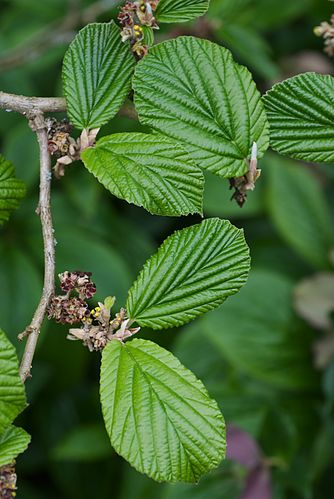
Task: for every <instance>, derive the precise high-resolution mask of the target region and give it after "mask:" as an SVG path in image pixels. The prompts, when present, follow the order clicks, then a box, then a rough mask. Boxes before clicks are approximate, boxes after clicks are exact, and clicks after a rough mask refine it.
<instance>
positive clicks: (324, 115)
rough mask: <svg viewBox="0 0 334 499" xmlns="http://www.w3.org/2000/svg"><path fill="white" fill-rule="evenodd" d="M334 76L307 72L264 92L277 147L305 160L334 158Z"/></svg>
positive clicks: (272, 141) (281, 151)
mask: <svg viewBox="0 0 334 499" xmlns="http://www.w3.org/2000/svg"><path fill="white" fill-rule="evenodd" d="M333 103H334V78H333V77H332V76H329V75H320V74H316V73H304V74H301V75H298V76H294V77H293V78H289V79H288V80H285V81H283V82H281V83H278V84H276V85H274V86H273V88H272V89H271V90H269V92H268V93H267V94H266V95H265V96H264V104H265V107H266V110H267V115H268V119H269V122H270V141H271V146H272V147H273V149H275V150H277V151H279V152H280V153H282V154H285V155H287V156H291V157H292V158H295V159H301V160H304V161H314V162H319V163H332V162H333V161H334V142H333V135H334V116H333Z"/></svg>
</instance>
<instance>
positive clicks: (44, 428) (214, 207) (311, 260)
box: [0, 0, 334, 499]
mask: <svg viewBox="0 0 334 499" xmlns="http://www.w3.org/2000/svg"><path fill="white" fill-rule="evenodd" d="M106 4H108V2H104V5H106ZM99 5H100V2H95V3H94V2H90V1H89V0H82V1H80V0H76V1H72V2H71V1H69V2H68V1H65V0H51V1H48V2H40V1H37V0H11V1H5V0H2V1H1V2H0V8H1V11H0V13H1V15H0V88H1V89H2V90H5V91H8V92H15V93H22V94H25V95H40V96H47V95H61V92H62V90H61V88H62V86H61V77H60V73H61V62H62V58H63V55H64V52H65V50H66V48H67V46H68V43H69V42H70V41H71V39H72V38H73V37H74V35H75V32H76V30H77V29H79V28H80V27H81V26H82V25H84V24H85V19H80V13H82V12H83V11H85V12H87V8H92V9H95V10H96V11H97V12H98V11H99V8H97V7H98V6H99ZM109 5H110V6H111V5H112V2H111V1H110V2H109ZM332 8H333V4H331V3H329V2H326V1H321V0H295V1H294V2H282V1H281V0H233V1H231V0H212V4H211V7H210V10H209V13H208V15H207V16H206V17H205V18H203V19H200V20H199V21H195V22H191V23H189V24H187V25H177V26H176V27H175V25H173V24H170V25H164V27H163V28H162V29H161V31H160V33H159V35H158V39H159V40H163V39H166V38H169V37H172V36H175V35H179V34H190V33H191V34H194V35H195V36H202V37H207V38H210V39H212V40H214V41H216V42H218V43H220V44H221V45H223V46H226V47H228V48H230V49H231V50H232V53H233V55H234V57H235V59H236V60H238V61H240V62H242V63H243V64H245V65H246V66H247V67H248V68H249V69H250V70H251V71H252V73H253V74H254V78H255V79H256V81H257V84H258V87H259V88H260V89H261V91H262V92H264V91H266V90H267V89H268V88H270V87H271V86H272V84H273V83H274V82H276V81H278V80H280V79H283V78H287V77H289V76H292V75H293V74H297V73H300V72H304V71H317V72H324V73H333V66H332V62H331V61H330V60H329V59H328V58H327V57H326V56H325V55H323V54H322V52H321V50H322V42H321V40H319V39H317V38H316V37H314V35H313V33H312V29H313V27H314V26H315V25H317V24H319V23H320V22H321V21H322V20H325V19H328V18H329V16H330V14H331V13H332ZM102 10H103V9H102ZM100 12H101V10H100ZM116 13H117V10H116V9H113V8H112V7H110V9H106V10H104V12H103V13H102V14H101V15H98V17H97V20H99V21H107V20H109V19H110V17H111V16H113V17H115V15H116ZM27 19H29V22H27ZM64 19H66V20H67V21H68V20H69V19H70V20H71V23H69V22H68V24H67V26H70V28H69V29H68V28H66V26H65V28H66V29H65V28H64ZM38 40H41V41H40V42H38ZM31 43H34V50H30V51H29V53H28V54H27V53H24V52H22V51H21V52H20V53H21V59H20V57H16V58H15V57H14V55H15V54H14V53H13V48H14V49H15V47H20V46H22V45H23V46H24V45H28V46H29V44H31ZM22 54H23V55H22ZM104 131H105V132H110V133H111V132H113V133H114V132H132V131H136V132H146V131H147V129H146V128H145V127H144V126H141V125H138V124H137V123H136V122H134V121H131V120H129V119H125V118H119V117H116V118H113V119H112V120H111V122H110V123H109V124H108V125H107V126H106V127H104ZM0 150H1V153H2V154H3V155H4V156H5V157H6V158H7V159H9V160H12V161H13V163H14V164H15V168H16V175H17V177H18V178H20V179H22V180H24V182H25V183H26V185H27V191H28V193H27V196H26V197H25V199H24V200H23V201H22V203H21V205H20V209H19V210H18V211H17V212H15V213H14V215H13V216H12V219H11V223H10V224H8V225H5V226H4V227H3V228H1V229H0V238H1V239H0V286H1V290H2V292H1V300H0V317H1V323H0V326H1V328H3V329H4V330H5V331H6V332H7V334H9V336H10V338H11V340H12V342H13V343H14V344H15V346H17V349H18V350H19V351H20V349H22V345H20V344H18V342H17V340H16V335H17V333H18V332H20V331H21V330H22V329H23V328H24V327H25V326H26V324H28V323H29V321H30V319H31V314H32V311H33V310H34V307H35V306H36V304H37V302H38V299H39V295H40V288H41V282H42V275H41V272H42V253H41V247H42V246H41V236H40V227H39V221H38V218H37V217H36V216H35V215H34V209H35V206H36V204H37V182H38V163H37V161H36V159H37V146H36V143H35V138H34V136H33V133H32V132H31V131H30V130H29V128H28V127H27V125H26V123H25V122H24V121H23V120H22V117H20V116H18V115H16V114H14V113H1V119H0ZM261 167H262V169H263V173H262V178H261V180H260V181H259V182H258V185H257V188H256V191H255V192H254V193H253V194H251V195H250V196H249V201H248V202H247V205H246V206H245V207H244V208H243V209H242V210H240V208H239V207H238V206H236V205H234V204H233V203H231V202H230V201H229V198H230V195H231V193H230V192H229V191H228V184H227V182H226V183H224V181H223V180H221V181H219V182H218V181H217V180H216V178H215V177H213V176H211V175H206V192H205V205H204V213H205V215H206V216H219V217H222V218H229V219H231V221H232V222H233V223H234V224H235V225H236V226H238V227H242V228H244V229H245V233H246V239H247V242H248V244H249V246H250V248H251V256H252V265H253V270H252V272H251V277H250V279H249V282H248V283H247V285H246V286H245V288H244V289H243V290H242V291H241V292H240V293H239V294H238V295H236V296H234V297H231V298H230V299H229V301H228V302H227V303H226V304H225V306H224V308H222V309H221V310H217V311H214V312H212V313H210V314H208V315H207V316H205V317H204V318H203V319H201V320H198V321H196V322H194V324H192V325H191V326H188V327H185V328H182V329H172V330H168V331H159V332H155V333H152V332H150V331H149V330H148V329H147V330H145V331H144V337H145V338H148V339H153V340H154V341H156V342H158V343H159V344H161V345H163V346H167V347H168V348H171V349H172V350H173V352H174V353H175V354H176V355H177V356H178V357H179V358H180V360H181V362H182V363H183V364H184V365H185V366H186V367H188V368H190V369H191V370H193V371H194V373H195V374H196V375H197V376H199V377H200V378H201V379H202V380H203V382H204V384H205V385H206V386H207V387H208V390H209V392H210V394H211V395H212V396H213V397H215V398H216V399H217V400H218V401H219V404H220V406H221V409H222V411H223V413H224V416H225V418H226V421H227V424H228V425H229V426H230V427H231V428H232V427H237V428H239V429H241V430H244V431H245V432H246V433H245V434H243V438H246V437H247V438H248V440H247V442H248V441H249V437H250V436H252V437H253V438H254V439H255V440H256V442H257V447H256V448H257V450H256V451H255V450H254V449H253V450H252V451H250V456H251V457H252V458H253V460H254V459H255V461H254V462H255V465H254V466H255V468H256V469H260V468H261V467H262V468H265V470H266V472H268V471H269V472H270V476H271V483H272V497H273V498H277V499H283V498H284V499H285V498H288V499H290V498H292V499H311V498H312V499H313V498H319V499H320V498H321V499H325V498H331V497H332V490H333V486H334V483H333V482H334V478H333V473H332V469H333V464H334V451H333V445H332V442H333V437H334V414H333V403H334V361H333V358H332V357H331V354H330V352H331V348H332V350H333V339H332V336H331V334H332V333H331V331H332V330H333V325H332V321H331V319H330V311H331V308H334V307H333V306H331V304H330V303H333V300H332V302H330V301H329V306H328V308H326V310H325V311H324V310H322V311H321V313H320V314H322V315H321V317H323V316H325V319H326V320H322V321H319V320H317V318H318V317H319V306H317V300H316V298H317V295H318V293H319V292H320V291H318V288H315V286H314V285H311V286H308V287H307V286H305V282H306V283H307V282H311V283H313V282H320V283H321V282H322V280H321V276H322V278H323V276H324V275H325V276H327V279H329V280H330V279H331V278H332V270H331V269H332V267H333V258H332V262H331V261H330V258H329V256H328V255H329V251H330V249H331V248H333V247H334V241H333V240H334V234H333V231H332V230H331V228H332V226H333V216H334V210H333V203H331V202H330V197H331V194H332V189H333V183H334V173H333V172H334V170H333V167H332V166H326V167H325V166H319V165H317V166H315V165H304V164H302V163H297V162H294V161H292V160H287V159H284V158H281V157H278V156H276V155H274V153H271V154H266V155H265V157H264V159H263V160H262V161H261ZM53 191H54V194H53V196H54V200H53V212H54V219H55V229H56V237H57V240H58V243H59V244H58V245H57V248H56V249H57V270H58V271H59V272H61V271H63V270H65V269H74V268H81V269H83V270H91V271H93V272H94V280H95V282H96V284H97V289H98V296H97V298H99V299H100V298H104V297H105V296H107V295H111V294H112V295H116V296H117V299H118V304H119V305H122V304H123V303H124V301H125V298H126V291H127V289H128V288H129V287H130V285H131V282H132V281H133V279H134V278H135V277H136V275H137V273H138V271H139V270H140V268H141V267H142V265H143V263H144V262H145V260H146V259H147V258H148V257H149V256H150V255H151V254H152V253H153V252H154V251H155V249H156V248H157V246H158V244H159V243H160V242H161V241H162V240H163V239H164V238H165V237H166V236H167V235H169V234H170V233H171V232H172V231H173V230H174V229H177V228H182V227H185V226H188V225H190V224H191V223H197V222H199V221H200V216H189V217H187V218H185V217H183V218H175V219H174V218H167V217H159V216H151V215H149V214H148V213H146V212H145V211H144V210H143V209H141V208H137V207H135V206H130V205H127V204H126V203H125V202H123V201H119V200H117V199H116V198H115V197H113V196H110V195H108V193H107V192H106V191H105V190H104V189H103V187H102V186H101V185H100V184H99V183H98V182H97V181H95V180H94V179H93V177H92V176H91V175H90V174H89V173H88V172H87V171H86V170H85V168H84V167H83V166H82V165H79V164H75V165H74V166H73V167H70V168H69V170H68V172H67V174H66V177H65V179H64V180H62V181H54V182H53ZM310 280H311V281H310ZM315 280H316V281H315ZM326 282H327V281H326ZM331 282H333V281H331ZM305 289H306V290H305ZM320 289H321V290H323V288H322V287H321V285H320ZM315 290H316V291H315ZM312 293H313V294H312ZM325 294H326V292H325ZM326 296H327V295H326ZM305 300H309V301H308V302H307V303H310V304H311V305H310V306H308V307H306V312H305V306H304V307H303V303H305ZM65 337H66V330H65V329H63V328H62V327H61V326H59V325H55V324H48V325H46V326H45V330H44V331H43V334H42V336H41V340H40V345H39V349H38V354H37V356H36V358H35V359H36V360H35V363H34V371H33V378H32V379H31V380H29V382H28V383H27V391H28V394H27V398H28V400H29V401H30V402H31V404H30V406H29V407H28V408H27V409H26V410H25V411H24V413H23V414H22V415H21V416H20V417H19V419H18V420H17V421H16V424H17V426H22V427H24V428H25V429H26V430H27V431H29V433H31V434H33V440H32V443H31V444H30V447H29V449H28V451H27V452H26V453H25V454H23V455H22V456H21V457H20V459H19V461H18V466H17V472H18V476H19V495H18V497H24V498H25V499H30V498H34V499H38V498H45V497H49V498H51V499H53V498H59V497H61V498H64V499H66V498H74V499H75V498H80V499H85V498H87V499H88V498H90V497H101V498H107V497H108V498H111V497H112V498H119V499H140V498H145V499H150V498H152V499H153V498H154V499H157V498H158V499H159V498H161V499H167V498H168V499H171V498H174V497H175V498H176V497H177V498H178V499H186V498H196V499H197V498H198V499H199V498H201V497H210V498H216V497H217V499H218V498H221V497H225V498H227V499H234V498H235V499H237V498H238V497H240V494H241V491H242V489H243V488H244V487H245V485H246V482H247V478H248V476H249V474H250V473H251V472H252V473H253V472H254V470H253V468H251V467H250V466H248V465H247V456H246V457H245V454H247V453H246V450H244V455H243V456H241V457H240V456H236V455H234V456H232V455H231V457H234V459H233V460H231V461H230V462H228V463H224V464H223V466H222V467H221V468H219V469H218V470H217V471H215V472H214V473H212V474H210V475H209V476H208V477H207V478H205V479H203V481H202V482H201V483H200V485H199V486H197V487H194V486H190V485H177V486H172V485H159V484H155V483H153V482H151V481H150V480H149V479H148V478H146V477H145V476H142V475H140V474H138V473H137V472H136V471H135V470H133V469H132V468H130V466H129V465H128V464H127V463H126V462H124V461H123V460H122V459H120V458H118V457H117V456H116V455H115V454H114V453H113V452H112V450H111V448H110V444H109V442H108V437H107V435H106V432H105V429H104V427H103V423H102V416H101V415H100V410H99V394H98V383H97V381H98V376H99V373H98V367H97V366H98V365H99V362H98V354H89V353H88V352H87V351H86V350H85V349H84V348H83V347H82V345H81V344H80V343H79V342H78V343H76V342H73V343H69V342H68V341H67V340H66V339H65ZM97 418H98V419H97ZM245 435H246V436H245ZM239 437H240V435H239ZM230 441H231V449H232V450H233V449H234V447H233V445H232V442H234V441H233V440H232V436H231V440H230ZM242 442H243V445H242V448H243V449H247V445H246V444H245V441H244V440H243V441H242ZM252 442H253V441H252ZM253 444H254V442H253ZM254 445H255V444H254ZM254 456H255V457H254ZM248 464H249V463H248ZM255 468H254V469H255ZM262 468H261V470H262ZM261 490H262V492H258V495H257V496H256V497H257V499H265V498H267V497H268V495H264V492H263V490H264V489H263V488H262V489H261ZM261 494H262V495H261ZM269 497H270V496H269Z"/></svg>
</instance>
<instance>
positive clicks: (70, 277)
mask: <svg viewBox="0 0 334 499" xmlns="http://www.w3.org/2000/svg"><path fill="white" fill-rule="evenodd" d="M91 275H92V273H91V272H82V271H80V270H75V271H74V272H68V271H66V272H63V273H62V274H59V276H58V277H59V280H60V287H61V289H62V291H64V292H66V293H68V292H69V291H72V290H75V291H77V293H78V294H79V298H81V299H85V298H86V299H88V300H89V299H90V298H92V297H93V296H94V295H95V293H96V286H95V284H94V283H93V282H92V281H91Z"/></svg>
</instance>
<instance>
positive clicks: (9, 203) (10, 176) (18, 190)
mask: <svg viewBox="0 0 334 499" xmlns="http://www.w3.org/2000/svg"><path fill="white" fill-rule="evenodd" d="M25 193H26V188H25V185H24V183H23V182H22V181H21V180H19V179H17V178H16V177H15V171H14V166H13V165H12V163H11V162H10V161H7V160H6V159H5V158H4V157H3V156H1V154H0V225H2V224H3V223H4V222H5V221H7V220H8V219H9V216H10V213H11V212H12V211H13V210H15V209H16V208H17V207H18V205H19V201H20V200H21V199H22V198H23V197H24V195H25Z"/></svg>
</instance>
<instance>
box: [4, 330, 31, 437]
mask: <svg viewBox="0 0 334 499" xmlns="http://www.w3.org/2000/svg"><path fill="white" fill-rule="evenodd" d="M25 407H26V398H25V391H24V386H23V383H22V381H21V378H20V375H19V363H18V360H17V356H16V352H15V349H14V347H13V345H12V344H11V343H10V342H9V340H8V339H7V337H6V335H5V333H4V332H3V331H2V330H1V329H0V435H1V434H2V433H3V432H4V431H5V430H6V428H7V427H8V426H9V425H10V424H11V423H12V422H13V421H14V419H15V418H16V416H18V415H19V414H20V412H22V411H23V409H24V408H25Z"/></svg>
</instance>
